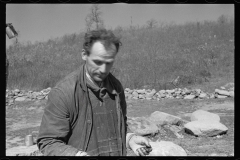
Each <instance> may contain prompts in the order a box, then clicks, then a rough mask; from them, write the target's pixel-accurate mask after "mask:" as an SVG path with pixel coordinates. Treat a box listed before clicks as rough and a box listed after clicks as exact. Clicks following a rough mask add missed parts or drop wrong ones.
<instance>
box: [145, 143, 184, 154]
mask: <svg viewBox="0 0 240 160" xmlns="http://www.w3.org/2000/svg"><path fill="white" fill-rule="evenodd" d="M149 143H150V145H151V147H152V151H151V152H150V153H149V155H147V156H187V153H186V152H185V150H184V149H183V148H182V147H181V146H179V145H177V144H175V143H173V142H169V141H160V142H159V141H157V142H149Z"/></svg>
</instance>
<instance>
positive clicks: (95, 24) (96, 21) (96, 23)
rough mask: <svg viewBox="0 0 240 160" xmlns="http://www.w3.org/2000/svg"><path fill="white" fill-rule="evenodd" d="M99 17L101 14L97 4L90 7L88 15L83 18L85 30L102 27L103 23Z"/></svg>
mask: <svg viewBox="0 0 240 160" xmlns="http://www.w3.org/2000/svg"><path fill="white" fill-rule="evenodd" d="M101 15H102V12H101V11H100V7H99V4H94V5H92V7H91V8H90V13H89V14H88V15H87V16H86V18H85V21H86V28H87V30H91V29H99V28H103V27H104V22H103V19H102V17H101Z"/></svg>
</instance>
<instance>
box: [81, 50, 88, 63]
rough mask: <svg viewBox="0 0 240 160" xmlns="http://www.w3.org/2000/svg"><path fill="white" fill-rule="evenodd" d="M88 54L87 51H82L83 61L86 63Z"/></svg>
mask: <svg viewBox="0 0 240 160" xmlns="http://www.w3.org/2000/svg"><path fill="white" fill-rule="evenodd" d="M87 56H88V55H87V52H86V51H85V49H82V59H83V60H84V61H86V60H87Z"/></svg>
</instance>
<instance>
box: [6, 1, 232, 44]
mask: <svg viewBox="0 0 240 160" xmlns="http://www.w3.org/2000/svg"><path fill="white" fill-rule="evenodd" d="M91 6H92V5H91V4H7V5H6V23H12V25H13V26H14V28H15V29H16V30H17V31H20V34H19V37H18V41H19V42H23V43H26V42H31V43H35V42H36V41H47V40H48V39H50V38H56V37H61V36H63V35H65V34H73V33H80V32H82V31H85V18H86V16H87V14H89V12H90V7H91ZM99 7H100V10H101V12H102V19H103V20H104V24H105V26H106V28H108V29H110V28H112V29H114V28H115V27H117V26H123V27H127V26H130V24H131V19H132V24H133V25H139V26H142V25H145V24H146V22H147V21H148V20H150V19H155V20H156V21H157V22H164V23H170V22H174V23H176V24H182V23H185V22H192V21H194V22H196V21H203V20H217V18H218V17H219V16H221V15H227V16H230V17H234V4H125V3H115V4H114V3H113V4H99ZM12 43H13V39H8V37H7V35H6V47H8V46H9V45H10V44H12Z"/></svg>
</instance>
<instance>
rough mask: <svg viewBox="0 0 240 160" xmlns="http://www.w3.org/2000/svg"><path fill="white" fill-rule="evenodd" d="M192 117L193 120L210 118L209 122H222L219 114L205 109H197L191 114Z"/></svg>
mask: <svg viewBox="0 0 240 160" xmlns="http://www.w3.org/2000/svg"><path fill="white" fill-rule="evenodd" d="M190 118H191V121H200V120H208V121H209V122H212V121H217V122H220V117H219V115H217V114H214V113H210V112H208V111H204V110H196V111H195V112H193V113H192V114H191V117H190Z"/></svg>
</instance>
